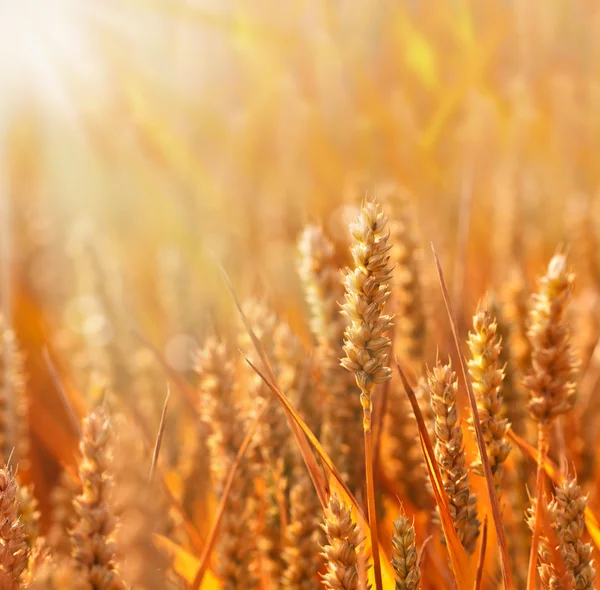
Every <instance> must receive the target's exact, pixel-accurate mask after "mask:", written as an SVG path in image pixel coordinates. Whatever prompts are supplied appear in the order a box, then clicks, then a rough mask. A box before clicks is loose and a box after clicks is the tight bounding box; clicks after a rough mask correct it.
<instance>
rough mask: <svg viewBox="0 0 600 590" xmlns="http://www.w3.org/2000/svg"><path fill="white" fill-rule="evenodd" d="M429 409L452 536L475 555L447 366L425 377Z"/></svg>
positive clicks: (473, 516)
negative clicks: (447, 504)
mask: <svg viewBox="0 0 600 590" xmlns="http://www.w3.org/2000/svg"><path fill="white" fill-rule="evenodd" d="M428 381H429V391H430V394H431V407H432V409H433V413H434V415H435V458H436V461H437V462H438V464H439V466H440V472H441V475H442V480H443V482H444V488H445V489H446V493H447V494H448V500H449V503H450V506H449V507H450V513H451V514H452V518H453V520H454V526H455V527H456V532H457V533H458V536H459V538H460V540H461V542H462V544H463V546H464V548H465V549H466V550H467V551H468V552H469V553H473V551H475V545H476V543H477V537H478V536H479V524H480V523H479V520H478V519H477V507H476V498H475V496H474V495H472V494H471V488H470V486H469V481H468V479H467V475H468V474H467V468H466V462H467V458H466V455H465V451H464V448H463V435H462V430H461V427H460V418H459V416H458V409H457V408H456V394H457V391H458V381H457V379H456V374H455V373H454V371H453V370H452V367H451V365H450V364H447V365H442V363H441V362H440V361H438V363H437V365H436V366H435V367H434V369H433V371H430V372H429V373H428Z"/></svg>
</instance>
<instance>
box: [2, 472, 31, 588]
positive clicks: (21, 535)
mask: <svg viewBox="0 0 600 590" xmlns="http://www.w3.org/2000/svg"><path fill="white" fill-rule="evenodd" d="M18 495H19V485H18V484H17V481H16V480H15V477H14V475H13V473H12V470H11V469H10V467H8V466H6V467H5V468H4V469H0V522H2V527H0V540H1V541H2V543H0V587H2V588H10V589H12V588H16V589H17V590H18V589H19V588H20V585H21V577H22V575H23V573H24V572H25V569H26V568H27V565H28V561H29V552H30V549H29V544H28V542H27V535H26V534H25V530H24V527H23V524H22V523H21V521H20V520H19V500H18Z"/></svg>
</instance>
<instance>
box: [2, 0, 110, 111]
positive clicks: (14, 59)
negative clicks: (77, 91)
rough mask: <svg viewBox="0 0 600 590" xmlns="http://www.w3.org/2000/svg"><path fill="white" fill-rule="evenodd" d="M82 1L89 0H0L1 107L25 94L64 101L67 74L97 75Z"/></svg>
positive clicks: (46, 101) (90, 78)
mask: <svg viewBox="0 0 600 590" xmlns="http://www.w3.org/2000/svg"><path fill="white" fill-rule="evenodd" d="M85 5H88V6H89V0H0V81H1V85H2V92H1V93H0V108H1V109H2V110H6V109H11V108H13V107H14V106H16V105H18V104H19V103H21V102H22V101H24V100H26V101H28V102H31V101H34V102H36V103H40V104H43V105H51V106H52V107H57V106H58V107H62V108H64V107H68V102H69V97H68V89H67V88H66V87H65V83H64V82H65V78H67V77H69V76H73V75H75V76H77V78H78V79H79V82H80V83H81V82H83V83H84V84H89V83H94V82H98V81H99V77H100V76H101V71H100V68H99V60H98V59H97V56H96V55H95V51H94V46H93V42H92V40H93V37H92V36H91V33H92V31H91V28H90V22H88V21H86V18H85V10H82V8H83V9H85ZM0 114H1V113H0Z"/></svg>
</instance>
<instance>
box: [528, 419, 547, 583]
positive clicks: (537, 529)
mask: <svg viewBox="0 0 600 590" xmlns="http://www.w3.org/2000/svg"><path fill="white" fill-rule="evenodd" d="M547 455H548V426H547V424H540V425H539V427H538V460H537V478H536V486H535V487H536V492H535V498H536V501H535V511H534V523H535V526H534V530H533V537H532V539H531V553H530V554H529V571H528V573H527V590H535V580H536V571H537V557H538V549H539V545H540V534H541V532H542V509H541V506H542V500H543V495H544V475H545V470H544V463H545V462H546V456H547Z"/></svg>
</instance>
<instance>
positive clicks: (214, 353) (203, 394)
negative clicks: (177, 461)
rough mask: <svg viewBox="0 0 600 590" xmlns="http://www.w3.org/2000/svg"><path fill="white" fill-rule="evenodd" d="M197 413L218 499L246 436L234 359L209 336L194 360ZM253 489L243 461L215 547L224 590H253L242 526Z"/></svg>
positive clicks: (248, 541) (247, 543) (245, 531)
mask: <svg viewBox="0 0 600 590" xmlns="http://www.w3.org/2000/svg"><path fill="white" fill-rule="evenodd" d="M196 372H197V374H198V390H199V393H200V396H199V410H200V415H201V418H202V420H203V421H204V423H205V425H206V427H207V429H208V432H209V437H208V448H209V451H210V468H211V475H212V481H213V489H214V492H215V496H216V497H220V496H221V494H222V493H223V486H224V485H225V480H226V478H227V475H228V473H229V470H230V469H231V466H232V465H233V462H234V461H235V457H236V455H237V452H238V449H239V447H240V446H241V444H242V441H243V438H244V429H243V424H241V423H240V417H239V416H240V415H239V410H238V404H237V402H236V400H235V399H234V383H235V372H234V367H233V362H232V359H231V355H230V353H229V351H228V350H227V347H226V346H225V344H224V343H223V342H219V341H217V340H216V339H214V338H209V339H208V340H207V341H206V343H205V345H204V347H203V349H202V350H200V351H199V353H198V354H197V356H196ZM251 491H252V481H251V478H250V476H249V473H248V463H247V461H245V460H244V461H242V463H241V464H240V466H239V469H238V472H237V477H236V479H235V480H234V483H233V485H232V489H231V492H230V496H229V505H228V510H227V512H226V513H225V515H224V517H223V520H222V523H221V535H220V539H219V545H218V548H217V553H218V556H217V573H218V574H219V575H220V576H221V578H222V580H223V587H224V588H226V589H234V588H239V587H241V586H242V585H243V586H244V587H247V588H251V587H252V586H253V584H254V582H253V581H252V579H251V576H250V574H249V570H250V561H251V559H252V540H251V538H250V535H249V531H248V527H247V525H246V523H245V522H244V520H245V518H248V506H247V501H246V499H247V497H248V495H249V494H250V493H251Z"/></svg>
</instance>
